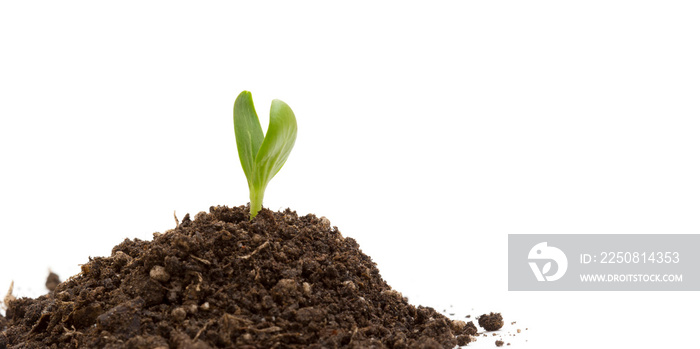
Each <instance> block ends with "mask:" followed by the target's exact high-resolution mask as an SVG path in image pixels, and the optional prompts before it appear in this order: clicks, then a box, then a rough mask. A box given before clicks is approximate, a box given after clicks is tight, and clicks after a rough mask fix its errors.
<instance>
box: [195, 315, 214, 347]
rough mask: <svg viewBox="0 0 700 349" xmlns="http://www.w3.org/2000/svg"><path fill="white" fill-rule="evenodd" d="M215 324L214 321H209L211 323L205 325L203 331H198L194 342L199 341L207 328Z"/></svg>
mask: <svg viewBox="0 0 700 349" xmlns="http://www.w3.org/2000/svg"><path fill="white" fill-rule="evenodd" d="M213 323H214V320H209V321H207V323H206V324H204V326H202V329H200V330H199V331H197V334H196V335H195V336H194V339H193V340H192V341H194V342H196V341H197V339H199V336H200V335H202V332H204V330H206V329H207V326H209V325H211V324H213Z"/></svg>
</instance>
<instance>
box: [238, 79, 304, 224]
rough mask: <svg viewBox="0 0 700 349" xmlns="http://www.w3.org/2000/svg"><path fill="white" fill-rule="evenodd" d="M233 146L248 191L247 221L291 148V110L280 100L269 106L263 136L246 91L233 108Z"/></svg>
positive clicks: (294, 130)
mask: <svg viewBox="0 0 700 349" xmlns="http://www.w3.org/2000/svg"><path fill="white" fill-rule="evenodd" d="M233 124H234V129H235V133H236V146H237V147H238V156H239V157H240V159H241V166H242V167H243V172H244V173H245V175H246V178H247V180H248V189H249V190H250V218H251V219H253V217H255V216H256V215H257V214H258V211H260V210H261V209H262V200H263V197H264V195H265V189H266V188H267V184H268V183H269V182H270V180H271V179H272V178H273V177H274V176H275V175H276V174H277V172H279V170H280V169H281V168H282V166H283V165H284V163H285V162H286V161H287V158H288V157H289V153H290V152H291V151H292V148H294V143H295V142H296V139H297V120H296V118H295V117H294V112H292V109H291V108H290V107H289V106H288V105H287V104H286V103H284V102H282V101H280V100H277V99H275V100H273V101H272V106H271V107H270V126H269V127H268V130H267V134H266V135H265V136H264V137H263V133H262V128H261V127H260V120H258V116H257V114H256V113H255V108H254V107H253V98H252V95H251V94H250V92H248V91H243V92H241V94H240V95H238V98H236V102H235V103H234V106H233Z"/></svg>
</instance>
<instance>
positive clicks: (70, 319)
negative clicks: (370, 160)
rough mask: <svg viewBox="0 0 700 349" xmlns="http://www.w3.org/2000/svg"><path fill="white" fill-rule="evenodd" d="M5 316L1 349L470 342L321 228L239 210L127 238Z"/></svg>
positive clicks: (287, 216)
mask: <svg viewBox="0 0 700 349" xmlns="http://www.w3.org/2000/svg"><path fill="white" fill-rule="evenodd" d="M6 317H7V321H6V320H5V319H4V318H2V317H0V331H2V332H0V349H5V348H29V349H32V348H160V349H163V348H233V347H236V348H453V347H454V346H455V345H457V343H459V344H460V345H464V344H466V343H468V342H469V341H470V339H471V338H470V335H474V334H476V326H474V324H473V323H471V322H469V323H465V322H463V321H451V320H449V319H448V318H446V317H445V316H443V315H441V314H439V313H437V312H436V311H435V310H434V309H432V308H429V307H422V306H418V307H415V306H413V305H410V304H408V302H407V299H406V298H404V297H402V295H401V293H399V292H397V291H395V290H393V289H392V288H391V287H390V286H389V285H387V283H386V282H385V281H384V280H383V279H382V278H381V276H380V275H379V271H378V270H377V268H376V266H375V264H374V263H373V262H372V260H371V259H370V257H368V256H367V255H365V254H363V253H362V251H361V250H360V249H359V246H358V244H357V242H355V240H353V239H352V238H344V237H343V236H342V235H341V234H340V232H339V231H338V229H337V228H335V227H333V228H331V226H330V222H329V221H328V220H327V219H325V218H321V219H319V218H317V217H316V216H314V215H307V216H304V217H298V216H297V214H296V212H293V211H290V210H286V211H284V212H271V211H269V210H266V209H264V210H262V211H261V212H260V213H259V215H258V216H257V217H256V218H255V219H254V220H252V221H249V220H248V213H247V209H246V207H244V206H240V207H233V208H227V207H221V206H219V207H212V208H211V209H210V213H204V212H200V213H199V214H197V215H196V216H195V219H194V221H192V220H190V217H189V215H187V216H185V218H184V219H183V221H182V223H180V224H179V226H178V227H177V228H176V229H173V230H170V231H167V232H165V233H163V234H159V233H156V234H154V239H153V241H141V240H138V239H135V240H129V239H127V240H125V241H124V242H122V243H121V244H119V245H117V246H115V247H114V249H113V250H112V255H111V256H110V257H97V258H90V261H89V262H88V263H86V264H85V265H83V266H82V272H81V273H80V274H79V275H77V276H74V277H72V278H70V279H68V280H66V281H64V282H63V283H60V284H58V286H56V288H55V290H54V291H52V292H51V293H49V294H48V295H45V296H41V297H39V298H37V299H29V298H20V299H17V300H15V301H11V302H9V305H8V309H7V313H6ZM5 322H7V324H6V325H7V327H6V328H4V327H5ZM479 322H481V319H480V321H479ZM482 326H483V325H482ZM3 328H4V329H3Z"/></svg>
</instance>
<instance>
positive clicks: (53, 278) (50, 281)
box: [45, 270, 61, 292]
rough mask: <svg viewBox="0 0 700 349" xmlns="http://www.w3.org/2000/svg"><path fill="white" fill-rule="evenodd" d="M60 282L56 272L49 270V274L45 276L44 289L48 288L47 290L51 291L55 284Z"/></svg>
mask: <svg viewBox="0 0 700 349" xmlns="http://www.w3.org/2000/svg"><path fill="white" fill-rule="evenodd" d="M60 283H61V279H60V278H59V277H58V274H56V273H54V272H52V271H51V270H49V276H47V277H46V283H45V286H46V289H48V290H49V292H53V290H55V289H56V286H58V284H60Z"/></svg>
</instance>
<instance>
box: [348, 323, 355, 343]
mask: <svg viewBox="0 0 700 349" xmlns="http://www.w3.org/2000/svg"><path fill="white" fill-rule="evenodd" d="M356 333H357V327H355V329H353V330H352V335H350V341H348V346H349V345H350V343H352V339H353V338H355V334H356Z"/></svg>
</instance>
